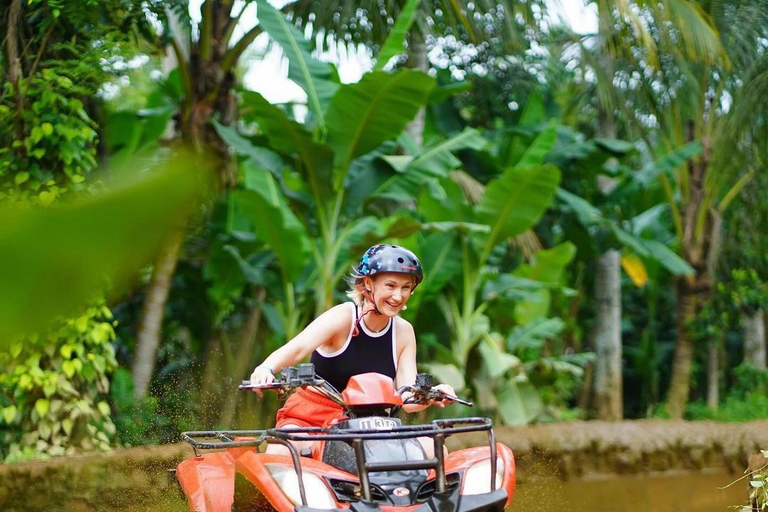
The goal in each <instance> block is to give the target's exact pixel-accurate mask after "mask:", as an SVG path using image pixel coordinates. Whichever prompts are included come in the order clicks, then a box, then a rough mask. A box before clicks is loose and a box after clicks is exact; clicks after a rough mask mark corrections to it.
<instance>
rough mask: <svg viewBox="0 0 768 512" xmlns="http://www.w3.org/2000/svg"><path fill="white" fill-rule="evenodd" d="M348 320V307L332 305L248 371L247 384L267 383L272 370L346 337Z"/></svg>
mask: <svg viewBox="0 0 768 512" xmlns="http://www.w3.org/2000/svg"><path fill="white" fill-rule="evenodd" d="M350 321H351V318H350V314H349V306H347V305H346V304H339V305H336V306H334V307H332V308H331V309H329V310H328V311H326V312H325V313H323V314H322V315H320V316H319V317H317V318H316V319H315V320H313V321H312V323H310V324H309V325H308V326H307V327H305V328H304V330H303V331H301V332H300V333H299V334H297V335H296V336H295V337H294V338H293V339H291V340H290V341H289V342H288V343H286V344H285V345H283V346H282V347H280V348H278V349H277V350H275V351H274V352H272V353H271V354H270V355H269V356H268V357H267V358H266V359H264V361H263V362H262V363H261V364H260V365H259V366H257V367H256V369H255V370H253V373H252V374H251V385H254V386H257V385H263V384H269V383H270V382H272V381H273V380H274V374H275V373H277V372H279V371H280V370H282V369H283V368H286V367H288V366H293V365H295V364H298V363H299V362H300V361H301V360H302V359H304V358H305V357H307V356H308V355H309V354H311V353H312V352H313V351H314V350H316V349H317V348H318V347H320V346H322V345H325V344H326V343H331V342H333V341H334V340H335V339H338V338H339V337H341V336H343V337H344V338H345V339H346V336H347V334H349V329H350V325H351V324H350Z"/></svg>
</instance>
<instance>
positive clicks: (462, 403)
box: [440, 391, 475, 407]
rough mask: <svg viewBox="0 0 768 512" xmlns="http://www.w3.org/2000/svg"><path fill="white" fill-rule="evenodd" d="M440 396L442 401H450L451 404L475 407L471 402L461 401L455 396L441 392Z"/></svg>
mask: <svg viewBox="0 0 768 512" xmlns="http://www.w3.org/2000/svg"><path fill="white" fill-rule="evenodd" d="M440 394H441V395H442V396H443V399H444V400H450V401H451V402H454V403H457V404H461V405H466V406H467V407H472V406H474V405H475V404H473V403H472V402H469V401H467V400H462V399H461V398H459V397H457V396H453V395H449V394H448V393H443V392H442V391H441V392H440Z"/></svg>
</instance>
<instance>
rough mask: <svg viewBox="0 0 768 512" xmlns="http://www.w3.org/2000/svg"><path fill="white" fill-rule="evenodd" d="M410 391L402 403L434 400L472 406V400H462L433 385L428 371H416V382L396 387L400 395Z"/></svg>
mask: <svg viewBox="0 0 768 512" xmlns="http://www.w3.org/2000/svg"><path fill="white" fill-rule="evenodd" d="M407 391H410V392H411V393H412V395H411V396H409V397H408V398H405V399H404V400H403V404H404V405H406V404H419V405H426V404H428V403H429V402H430V401H434V402H445V401H448V402H455V403H457V404H461V405H466V406H467V407H472V406H473V404H472V402H468V401H467V400H462V399H461V398H459V397H457V396H454V395H450V394H448V393H446V392H445V391H443V390H441V389H437V388H436V387H435V385H434V382H433V379H432V376H431V375H429V374H428V373H417V374H416V382H415V383H414V384H413V385H411V386H401V387H400V388H398V390H397V393H398V394H399V395H402V394H403V393H405V392H407Z"/></svg>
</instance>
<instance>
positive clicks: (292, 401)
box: [251, 244, 455, 451]
mask: <svg viewBox="0 0 768 512" xmlns="http://www.w3.org/2000/svg"><path fill="white" fill-rule="evenodd" d="M352 278H353V279H352V281H353V283H352V289H351V290H350V291H349V292H348V294H347V295H348V296H349V297H350V298H351V299H352V300H353V302H347V303H343V304H339V305H337V306H334V307H332V308H331V309H329V310H328V311H326V312H325V313H323V314H322V315H320V316H319V317H317V318H316V319H315V320H314V321H313V322H312V323H310V324H309V325H308V326H307V327H306V328H305V329H304V330H303V331H302V332H301V333H299V334H298V335H297V336H296V337H295V338H293V339H292V340H290V341H289V342H288V343H286V344H285V345H283V346H282V347H280V348H279V349H277V350H275V351H274V352H272V354H270V355H269V357H267V358H266V359H265V360H264V362H263V363H261V364H260V365H259V366H257V367H256V369H255V370H254V371H253V373H252V374H251V384H252V385H264V384H269V383H270V382H272V381H273V380H274V378H275V377H274V374H275V373H276V372H278V371H280V370H281V369H283V368H285V367H288V366H293V365H295V364H297V363H299V362H300V361H301V360H303V359H304V358H305V357H307V356H309V355H310V354H311V359H310V361H311V362H312V363H313V364H314V365H315V372H316V373H317V374H318V375H319V376H320V377H321V378H323V379H325V380H326V381H327V382H329V383H330V384H331V385H333V386H334V387H335V388H336V389H337V390H338V391H340V392H341V391H343V390H344V388H345V387H346V386H347V381H348V380H349V378H350V377H352V376H353V375H358V374H361V373H367V372H377V373H381V374H384V375H387V376H389V377H391V378H392V379H393V381H394V382H395V386H396V387H398V388H399V387H401V386H404V385H407V384H413V383H414V381H415V379H416V336H415V334H414V332H413V327H412V326H411V324H410V323H408V322H407V321H406V320H404V319H402V318H400V317H399V316H398V314H399V313H400V311H402V310H404V309H405V308H406V303H407V302H408V299H409V298H410V296H411V294H412V293H413V291H414V289H415V288H416V287H417V286H418V285H419V283H421V281H422V280H423V278H424V276H423V272H422V269H421V263H419V260H418V258H417V257H416V256H415V255H414V254H413V253H412V252H411V251H409V250H408V249H405V248H403V247H400V246H397V245H392V244H379V245H374V246H373V247H371V248H370V249H368V250H367V251H365V254H363V257H362V258H361V259H360V263H359V264H358V266H357V268H356V270H355V271H354V273H353V276H352ZM438 389H440V390H442V391H443V392H445V393H447V394H448V395H451V396H455V393H454V391H453V388H451V387H450V386H448V385H446V384H441V385H439V386H438ZM434 405H437V406H439V407H444V404H443V403H441V402H435V403H434ZM425 407H427V406H426V405H416V404H409V405H406V406H404V407H403V409H404V410H405V411H407V412H415V411H419V410H421V409H424V408H425ZM341 416H342V409H341V407H339V406H338V405H337V404H335V403H333V402H332V401H331V400H329V399H328V398H326V397H324V396H322V395H320V394H319V393H317V392H315V391H312V390H311V389H309V388H308V389H300V390H299V391H297V392H296V393H294V394H293V395H291V397H289V398H288V400H287V401H286V402H285V405H284V406H283V407H282V408H281V409H280V410H279V411H278V412H277V423H276V427H277V428H290V427H315V426H323V425H324V424H325V423H326V422H327V421H329V420H331V419H334V418H337V417H341ZM272 448H274V449H275V451H277V450H278V449H279V448H281V447H279V446H277V445H271V446H270V449H272Z"/></svg>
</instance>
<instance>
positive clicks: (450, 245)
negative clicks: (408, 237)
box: [419, 231, 461, 295]
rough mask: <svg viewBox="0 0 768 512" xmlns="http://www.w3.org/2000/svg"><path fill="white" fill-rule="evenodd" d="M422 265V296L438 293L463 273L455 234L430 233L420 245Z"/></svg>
mask: <svg viewBox="0 0 768 512" xmlns="http://www.w3.org/2000/svg"><path fill="white" fill-rule="evenodd" d="M419 247H420V249H421V251H420V254H421V263H422V266H423V267H424V270H425V275H424V282H422V283H421V284H420V285H419V294H420V295H422V294H423V295H430V294H435V293H438V292H439V291H440V290H442V289H443V288H444V287H445V285H446V284H448V282H449V281H451V280H452V279H453V278H455V277H456V276H457V275H459V274H460V273H461V251H460V249H459V247H458V245H457V244H456V237H455V234H454V233H453V232H450V231H449V232H447V233H428V234H426V235H425V236H424V237H423V239H422V240H421V242H420V243H419Z"/></svg>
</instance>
